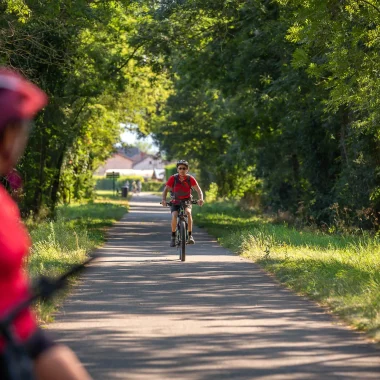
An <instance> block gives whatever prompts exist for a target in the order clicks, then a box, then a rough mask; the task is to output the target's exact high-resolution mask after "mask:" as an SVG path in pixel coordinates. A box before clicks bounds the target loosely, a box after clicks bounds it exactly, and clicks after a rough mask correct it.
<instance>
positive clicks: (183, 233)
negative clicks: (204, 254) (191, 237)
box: [179, 220, 186, 261]
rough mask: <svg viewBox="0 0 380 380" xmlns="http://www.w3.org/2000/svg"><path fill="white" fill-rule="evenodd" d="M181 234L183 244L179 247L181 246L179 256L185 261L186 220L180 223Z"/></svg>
mask: <svg viewBox="0 0 380 380" xmlns="http://www.w3.org/2000/svg"><path fill="white" fill-rule="evenodd" d="M179 231H180V234H181V235H180V236H181V246H180V247H179V248H180V251H179V252H180V254H179V258H180V259H181V261H185V260H186V223H185V221H184V220H182V221H181V224H180V230H179Z"/></svg>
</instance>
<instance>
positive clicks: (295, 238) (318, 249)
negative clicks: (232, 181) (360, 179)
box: [195, 202, 380, 342]
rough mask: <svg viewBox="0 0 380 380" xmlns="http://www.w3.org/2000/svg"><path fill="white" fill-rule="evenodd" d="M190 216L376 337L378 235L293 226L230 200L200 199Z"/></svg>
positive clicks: (379, 317)
mask: <svg viewBox="0 0 380 380" xmlns="http://www.w3.org/2000/svg"><path fill="white" fill-rule="evenodd" d="M195 221H196V222H197V223H198V225H199V226H201V227H205V228H206V229H207V231H208V232H209V233H210V234H212V235H214V236H215V237H217V238H218V241H219V242H220V244H221V245H223V246H224V247H226V248H229V249H231V250H232V251H234V252H235V253H238V254H240V255H242V256H243V257H246V258H249V259H252V260H253V261H255V262H256V263H257V264H259V265H260V266H261V267H262V268H264V269H265V270H266V271H268V272H269V273H272V274H274V275H275V277H276V278H277V279H278V280H279V281H280V282H281V283H282V284H284V285H286V286H287V287H289V288H291V289H292V290H294V291H296V292H297V293H299V294H303V295H307V296H308V297H309V298H311V299H314V300H316V301H317V302H318V303H320V304H322V305H324V306H327V307H328V308H329V309H331V310H332V311H333V312H334V313H335V314H336V315H338V316H339V317H340V318H341V319H342V320H343V321H344V322H345V323H346V324H349V325H351V326H353V327H354V328H356V329H358V330H361V331H364V332H365V333H366V335H367V336H368V337H369V338H370V339H371V340H374V341H375V342H379V341H380V259H379V258H380V245H379V243H380V238H379V237H378V236H372V235H366V234H363V233H362V234H361V236H357V235H350V234H344V235H338V234H335V235H332V234H326V233H323V232H321V231H318V230H317V229H314V230H313V229H309V230H307V229H303V230H297V229H295V228H292V227H288V226H287V225H284V224H282V225H281V224H280V225H279V224H275V223H271V221H270V219H266V218H263V217H259V216H254V215H253V214H252V212H246V211H241V210H239V208H238V207H237V205H235V204H234V203H233V202H227V203H226V202H214V203H211V204H206V205H205V206H204V207H202V208H201V209H198V210H197V213H196V215H195Z"/></svg>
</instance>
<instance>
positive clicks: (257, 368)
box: [48, 194, 380, 380]
mask: <svg viewBox="0 0 380 380" xmlns="http://www.w3.org/2000/svg"><path fill="white" fill-rule="evenodd" d="M130 204H131V209H130V212H129V213H128V214H126V215H125V216H124V218H123V219H122V220H121V221H120V222H118V223H117V224H116V225H115V226H114V227H113V228H112V229H111V230H110V231H109V236H108V241H107V243H106V244H105V245H104V246H103V247H102V248H101V249H99V250H98V251H97V252H95V254H96V257H97V259H96V260H95V261H94V262H93V264H91V265H90V267H89V269H88V270H87V271H86V272H85V274H84V275H83V277H82V279H81V281H80V283H79V284H78V286H77V287H76V288H75V290H74V292H73V294H72V296H70V297H69V298H68V299H67V300H66V302H65V303H64V305H63V307H62V309H61V310H60V312H59V314H58V315H57V316H56V321H55V322H54V323H53V324H51V325H49V327H48V329H49V330H50V331H51V333H52V335H53V336H54V337H55V338H56V339H57V340H59V341H60V342H63V343H65V344H67V345H69V346H70V347H71V348H72V349H73V350H74V351H75V352H76V353H77V354H78V356H79V357H80V359H81V360H82V361H83V363H84V364H85V366H86V368H87V369H88V370H89V372H90V373H91V375H92V376H93V378H94V379H96V380H107V379H154V380H155V379H189V380H206V379H221V380H222V379H271V380H277V379H281V380H283V379H302V380H305V379H345V380H346V379H355V380H356V379H380V350H379V349H378V348H376V347H375V346H374V345H372V344H371V343H370V342H368V341H367V340H366V339H365V338H364V336H363V335H361V334H359V333H357V332H354V331H352V330H350V329H349V328H348V327H346V326H343V325H341V324H339V323H338V322H337V320H336V319H335V318H333V317H332V316H331V315H329V314H328V313H326V312H325V311H324V310H323V309H321V308H319V307H318V306H317V305H315V304H314V303H313V302H311V301H308V300H306V299H304V298H302V297H299V296H297V295H294V294H292V293H291V292H290V291H288V290H286V289H284V288H282V287H281V286H279V285H278V284H277V283H276V282H275V281H273V279H272V278H270V277H269V276H267V275H266V274H265V273H264V272H263V271H261V270H260V269H259V268H258V267H257V266H256V265H255V264H254V263H252V262H250V261H248V260H245V259H243V258H240V257H238V256H236V255H234V254H232V253H231V252H229V251H228V250H226V249H224V248H222V247H220V246H219V245H218V243H217V242H216V241H215V239H213V238H212V237H210V236H209V235H208V234H207V233H206V232H205V231H204V230H202V229H197V228H195V229H194V238H195V240H196V244H195V245H194V246H190V247H188V254H187V258H186V262H181V261H179V259H178V252H177V250H176V249H175V248H169V240H170V227H169V222H170V213H169V209H164V208H163V207H162V206H160V204H159V198H158V197H155V196H152V195H144V194H141V195H138V196H134V197H133V199H132V201H131V203H130ZM194 207H197V206H194Z"/></svg>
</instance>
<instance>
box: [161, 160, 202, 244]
mask: <svg viewBox="0 0 380 380" xmlns="http://www.w3.org/2000/svg"><path fill="white" fill-rule="evenodd" d="M188 171H189V163H188V162H187V161H186V160H179V161H178V162H177V172H178V174H174V175H172V176H171V177H170V178H169V179H168V181H167V182H166V186H165V189H164V191H163V192H162V205H163V206H164V207H166V205H167V203H166V196H167V194H168V191H170V192H171V193H172V198H173V199H172V204H173V205H172V206H171V208H170V210H171V213H172V221H171V228H172V237H171V240H170V247H175V233H176V232H175V231H176V228H177V217H178V210H179V208H180V201H186V200H191V190H192V189H194V190H195V191H196V192H197V193H198V201H197V203H198V205H199V206H202V205H203V203H204V201H203V193H202V190H201V188H200V187H199V185H198V182H197V180H196V179H195V178H194V177H193V176H191V175H189V174H188ZM185 212H186V214H187V218H188V236H189V237H188V241H187V243H188V244H195V240H194V238H193V235H192V230H193V218H192V215H191V203H189V204H188V205H186V209H185Z"/></svg>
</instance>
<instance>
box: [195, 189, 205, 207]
mask: <svg viewBox="0 0 380 380" xmlns="http://www.w3.org/2000/svg"><path fill="white" fill-rule="evenodd" d="M193 189H194V190H195V191H196V192H197V194H198V204H199V205H200V206H202V205H203V203H204V200H203V192H202V189H201V188H200V187H199V185H195V186H194V187H193Z"/></svg>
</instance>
